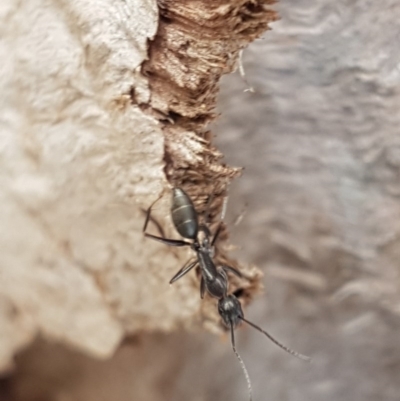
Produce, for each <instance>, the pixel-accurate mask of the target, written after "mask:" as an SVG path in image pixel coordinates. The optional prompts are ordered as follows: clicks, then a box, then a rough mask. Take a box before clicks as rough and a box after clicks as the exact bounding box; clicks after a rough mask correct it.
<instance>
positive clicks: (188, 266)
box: [169, 260, 198, 284]
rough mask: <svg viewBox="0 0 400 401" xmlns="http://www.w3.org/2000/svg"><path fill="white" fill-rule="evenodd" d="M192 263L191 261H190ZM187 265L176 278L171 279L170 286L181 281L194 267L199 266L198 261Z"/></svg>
mask: <svg viewBox="0 0 400 401" xmlns="http://www.w3.org/2000/svg"><path fill="white" fill-rule="evenodd" d="M189 262H190V260H189ZM189 262H188V263H185V264H184V266H183V267H182V269H180V270H179V271H178V273H176V274H175V276H174V277H172V278H171V280H170V282H169V283H170V284H172V283H175V281H176V280H179V279H180V278H181V277H182V276H184V275H185V274H186V273H188V272H189V271H190V270H192V269H193V267H195V266H196V265H197V264H198V260H195V261H194V262H192V263H189Z"/></svg>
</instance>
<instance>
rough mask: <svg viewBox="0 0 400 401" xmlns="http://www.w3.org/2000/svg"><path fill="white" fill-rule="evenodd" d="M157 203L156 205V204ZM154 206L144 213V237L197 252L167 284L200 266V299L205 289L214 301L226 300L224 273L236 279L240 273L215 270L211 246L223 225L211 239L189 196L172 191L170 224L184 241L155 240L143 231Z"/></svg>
mask: <svg viewBox="0 0 400 401" xmlns="http://www.w3.org/2000/svg"><path fill="white" fill-rule="evenodd" d="M157 200H158V199H157ZM157 200H156V201H155V202H157ZM155 202H154V203H155ZM154 203H153V204H152V205H151V206H150V207H149V208H148V210H147V212H146V220H145V223H144V227H143V232H144V235H145V236H146V237H148V238H152V239H154V240H156V241H160V242H162V243H163V244H166V245H169V246H177V247H180V246H189V247H190V248H191V249H192V250H193V251H194V252H195V253H196V257H197V258H196V260H195V261H192V260H189V262H188V263H186V264H185V265H184V266H183V267H182V268H181V269H180V270H179V271H178V272H177V273H176V274H175V276H174V277H172V279H171V280H170V284H172V283H174V282H175V281H177V280H179V279H180V278H181V277H182V276H184V275H185V274H186V273H188V272H189V271H190V270H192V269H193V268H194V267H196V266H199V267H200V271H201V282H200V296H201V298H203V297H204V293H205V290H207V291H208V293H209V294H210V295H211V296H213V297H215V298H218V299H220V298H222V297H225V296H226V294H227V291H228V276H227V272H230V273H233V274H235V275H236V276H238V277H242V274H241V273H240V272H239V271H238V270H236V269H234V268H233V267H230V266H221V267H218V268H217V267H216V266H215V264H214V262H213V257H214V244H215V242H216V240H217V238H218V236H219V234H220V232H221V229H222V224H221V223H220V224H219V226H218V228H217V230H216V232H215V234H214V237H213V238H212V239H211V232H210V229H209V228H208V227H207V225H206V224H199V221H198V214H197V212H196V209H195V207H194V205H193V202H192V200H191V199H190V197H189V196H188V195H187V193H186V192H185V191H184V190H183V189H181V188H173V190H172V205H171V216H172V221H173V223H174V226H175V228H176V230H177V231H178V233H179V234H180V235H181V236H182V237H183V238H185V239H186V240H176V239H169V238H164V237H163V236H162V237H158V236H155V235H152V234H148V233H146V228H147V225H148V222H149V220H150V218H151V216H150V215H151V209H152V207H153V205H154ZM187 240H190V241H187Z"/></svg>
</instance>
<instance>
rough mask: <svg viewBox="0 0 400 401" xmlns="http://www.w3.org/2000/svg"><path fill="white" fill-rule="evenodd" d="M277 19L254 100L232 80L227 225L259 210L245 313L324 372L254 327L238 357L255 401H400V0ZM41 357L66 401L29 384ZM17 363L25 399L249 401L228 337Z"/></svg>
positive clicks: (319, 3)
mask: <svg viewBox="0 0 400 401" xmlns="http://www.w3.org/2000/svg"><path fill="white" fill-rule="evenodd" d="M276 9H277V10H278V11H279V13H280V16H281V20H280V21H278V22H276V23H274V24H273V25H272V28H273V30H272V31H269V32H267V33H266V34H265V35H264V38H263V39H260V40H258V41H257V42H256V43H254V44H253V45H252V46H251V47H250V48H249V49H247V50H246V51H245V52H244V57H243V64H244V68H245V71H246V76H247V80H248V82H249V84H250V85H251V86H252V87H254V89H255V93H250V92H244V90H245V89H246V88H247V85H246V83H245V82H244V81H243V80H242V78H241V77H240V75H239V73H236V74H233V75H231V76H227V77H226V78H225V79H224V81H223V84H222V91H221V96H220V101H219V112H220V113H221V117H220V119H219V121H218V122H217V123H216V124H215V126H214V128H213V130H214V132H215V133H216V142H215V143H216V145H217V146H218V147H219V148H220V150H221V151H223V152H224V153H225V155H226V161H227V162H228V163H230V164H232V165H236V166H244V167H245V171H244V174H243V177H242V178H241V179H239V180H237V181H236V183H234V184H233V185H232V188H231V190H230V199H229V207H228V216H227V217H226V221H227V222H228V224H229V223H230V222H232V221H233V220H234V219H235V217H236V216H238V215H240V214H241V212H242V211H243V209H244V208H245V210H246V212H245V214H244V215H243V219H242V221H241V222H240V224H238V225H236V226H233V225H231V226H230V231H231V242H232V243H233V244H235V245H237V246H239V249H238V250H237V251H235V255H236V256H237V258H238V259H239V260H241V261H243V262H244V263H249V264H256V265H258V266H259V267H260V268H262V269H263V271H264V273H265V277H264V284H265V290H266V291H265V294H264V295H262V296H260V297H259V298H258V299H256V300H255V302H254V303H253V305H252V306H251V307H250V308H249V309H247V310H246V311H245V313H246V317H247V318H248V319H250V320H251V321H253V322H254V323H256V324H258V325H260V326H262V327H263V328H265V329H266V330H268V331H269V332H270V333H271V334H273V335H274V336H275V337H276V338H277V339H278V340H280V341H281V342H283V343H284V344H286V345H288V346H289V347H291V348H293V349H295V350H297V351H299V352H302V353H305V354H307V355H310V356H311V357H312V358H313V362H312V364H307V363H304V362H302V361H299V360H297V359H295V358H293V357H292V356H290V355H288V354H286V353H285V352H284V351H282V350H281V349H279V348H278V347H276V346H275V345H274V344H273V343H271V342H270V341H269V340H268V339H267V338H265V337H264V336H263V335H262V334H260V333H258V332H256V331H255V330H253V329H251V328H249V327H248V328H242V329H239V330H237V338H238V340H237V348H238V350H239V352H240V353H241V355H242V357H243V359H244V360H245V363H246V365H247V367H248V370H249V374H250V377H251V379H252V384H253V391H254V394H253V396H254V400H260V401H261V400H271V401H321V400H324V401H348V400H351V401H378V400H379V401H391V400H399V398H400V396H399V394H400V380H399V379H400V370H399V368H400V345H399V341H398V338H399V329H400V324H399V311H400V274H399V273H400V258H399V256H400V201H399V195H400V170H399V169H400V135H399V122H400V113H399V108H400V95H399V83H400V76H399V75H400V23H399V21H400V2H399V1H396V0H382V1H379V2H378V1H373V0H339V1H336V2H332V1H330V0H308V1H305V0H281V1H280V2H279V3H278V4H277V5H276ZM46 349H47V351H48V352H46ZM36 352H42V354H43V355H45V357H44V360H46V355H47V358H49V359H52V358H55V359H57V361H58V364H59V369H58V370H57V369H52V371H48V372H46V373H43V372H42V373H40V374H41V375H43V382H44V383H45V382H46V383H47V385H49V383H50V387H51V385H53V386H54V388H58V389H60V388H61V389H62V391H61V393H60V392H59V391H58V396H57V397H54V395H53V393H52V392H51V391H49V390H46V391H47V393H46V394H45V395H43V393H40V391H39V389H38V388H37V387H35V388H33V387H32V386H30V383H37V380H34V379H33V378H34V376H35V374H39V373H35V372H38V371H40V369H38V367H37V366H36V365H35V364H30V363H29V361H30V360H32V361H37V359H35V358H31V356H32V355H35V353H36ZM19 361H20V362H24V363H21V366H24V368H23V369H21V370H20V371H19V373H18V374H17V376H16V377H15V379H14V384H13V383H11V385H10V386H11V388H12V387H13V386H14V385H15V383H18V384H19V386H18V396H16V399H20V400H27V399H35V400H39V399H40V400H53V399H57V400H63V401H64V400H85V401H88V400H96V401H101V400H118V401H124V400H127V401H128V400H140V401H147V400H149V401H150V400H152V401H154V400H174V401H175V400H193V401H214V400H221V401H222V400H229V401H239V400H240V401H242V400H243V401H244V400H247V397H248V396H247V388H246V382H245V379H244V376H243V374H242V371H241V369H240V366H239V364H238V362H237V360H236V358H235V356H234V354H233V353H232V350H231V348H230V343H229V338H225V339H219V338H218V337H215V336H213V335H211V334H208V333H206V332H198V333H178V334H174V335H170V336H165V335H154V336H149V337H147V338H145V339H141V340H138V342H137V343H133V344H127V345H125V346H124V347H122V349H121V350H120V351H119V353H118V354H117V355H116V357H115V358H114V359H113V360H112V361H108V362H98V361H90V360H88V359H86V358H84V357H82V356H80V355H77V354H75V353H74V352H69V351H66V350H57V347H55V346H52V345H48V344H47V345H45V344H38V346H37V348H36V349H31V350H30V351H28V352H27V353H25V354H23V355H21V356H20V359H19ZM71 361H72V362H71ZM35 363H37V362H35ZM48 365H51V364H48ZM67 366H68V369H70V370H71V372H70V373H71V374H70V375H69V376H70V379H69V381H68V382H65V381H64V380H65V377H67V376H68V375H66V374H65V373H66V372H65V371H63V367H67ZM74 366H75V367H76V369H74ZM60 372H61V373H60ZM72 373H73V374H72ZM106 379H107V380H106ZM46 388H49V386H47V387H46ZM39 394H40V396H39Z"/></svg>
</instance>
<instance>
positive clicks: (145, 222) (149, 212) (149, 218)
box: [142, 193, 164, 237]
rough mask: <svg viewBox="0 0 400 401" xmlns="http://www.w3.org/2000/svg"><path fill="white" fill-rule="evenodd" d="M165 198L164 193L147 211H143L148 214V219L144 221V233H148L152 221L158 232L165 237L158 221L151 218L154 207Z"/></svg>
mask: <svg viewBox="0 0 400 401" xmlns="http://www.w3.org/2000/svg"><path fill="white" fill-rule="evenodd" d="M162 196H163V193H161V195H160V196H159V197H158V198H157V199H156V200H155V201H154V202H153V203H152V204H151V205H150V206H149V208H148V209H147V210H144V209H142V212H143V213H145V214H146V219H145V221H144V226H143V230H142V232H146V229H147V225H148V224H149V220H151V221H152V222H153V223H154V224H155V225H156V227H157V229H158V231H159V232H160V234H161V236H162V237H164V231H163V229H162V228H161V225H160V224H159V223H158V221H156V220H155V219H154V218H153V217H151V210H152V209H153V206H154V205H155V204H156V203H157V202H158V201H159V200H160V199H161V197H162Z"/></svg>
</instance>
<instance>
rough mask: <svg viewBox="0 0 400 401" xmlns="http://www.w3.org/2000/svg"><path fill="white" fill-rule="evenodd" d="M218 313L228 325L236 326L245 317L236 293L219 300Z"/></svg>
mask: <svg viewBox="0 0 400 401" xmlns="http://www.w3.org/2000/svg"><path fill="white" fill-rule="evenodd" d="M218 313H219V315H220V316H221V318H222V321H223V322H224V323H225V325H226V326H228V327H230V326H231V325H232V326H233V327H236V326H237V325H238V324H239V323H240V320H241V319H242V318H243V311H242V305H241V304H240V302H239V300H238V299H237V298H236V297H235V296H234V295H228V296H226V297H223V298H221V299H220V300H219V301H218Z"/></svg>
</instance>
